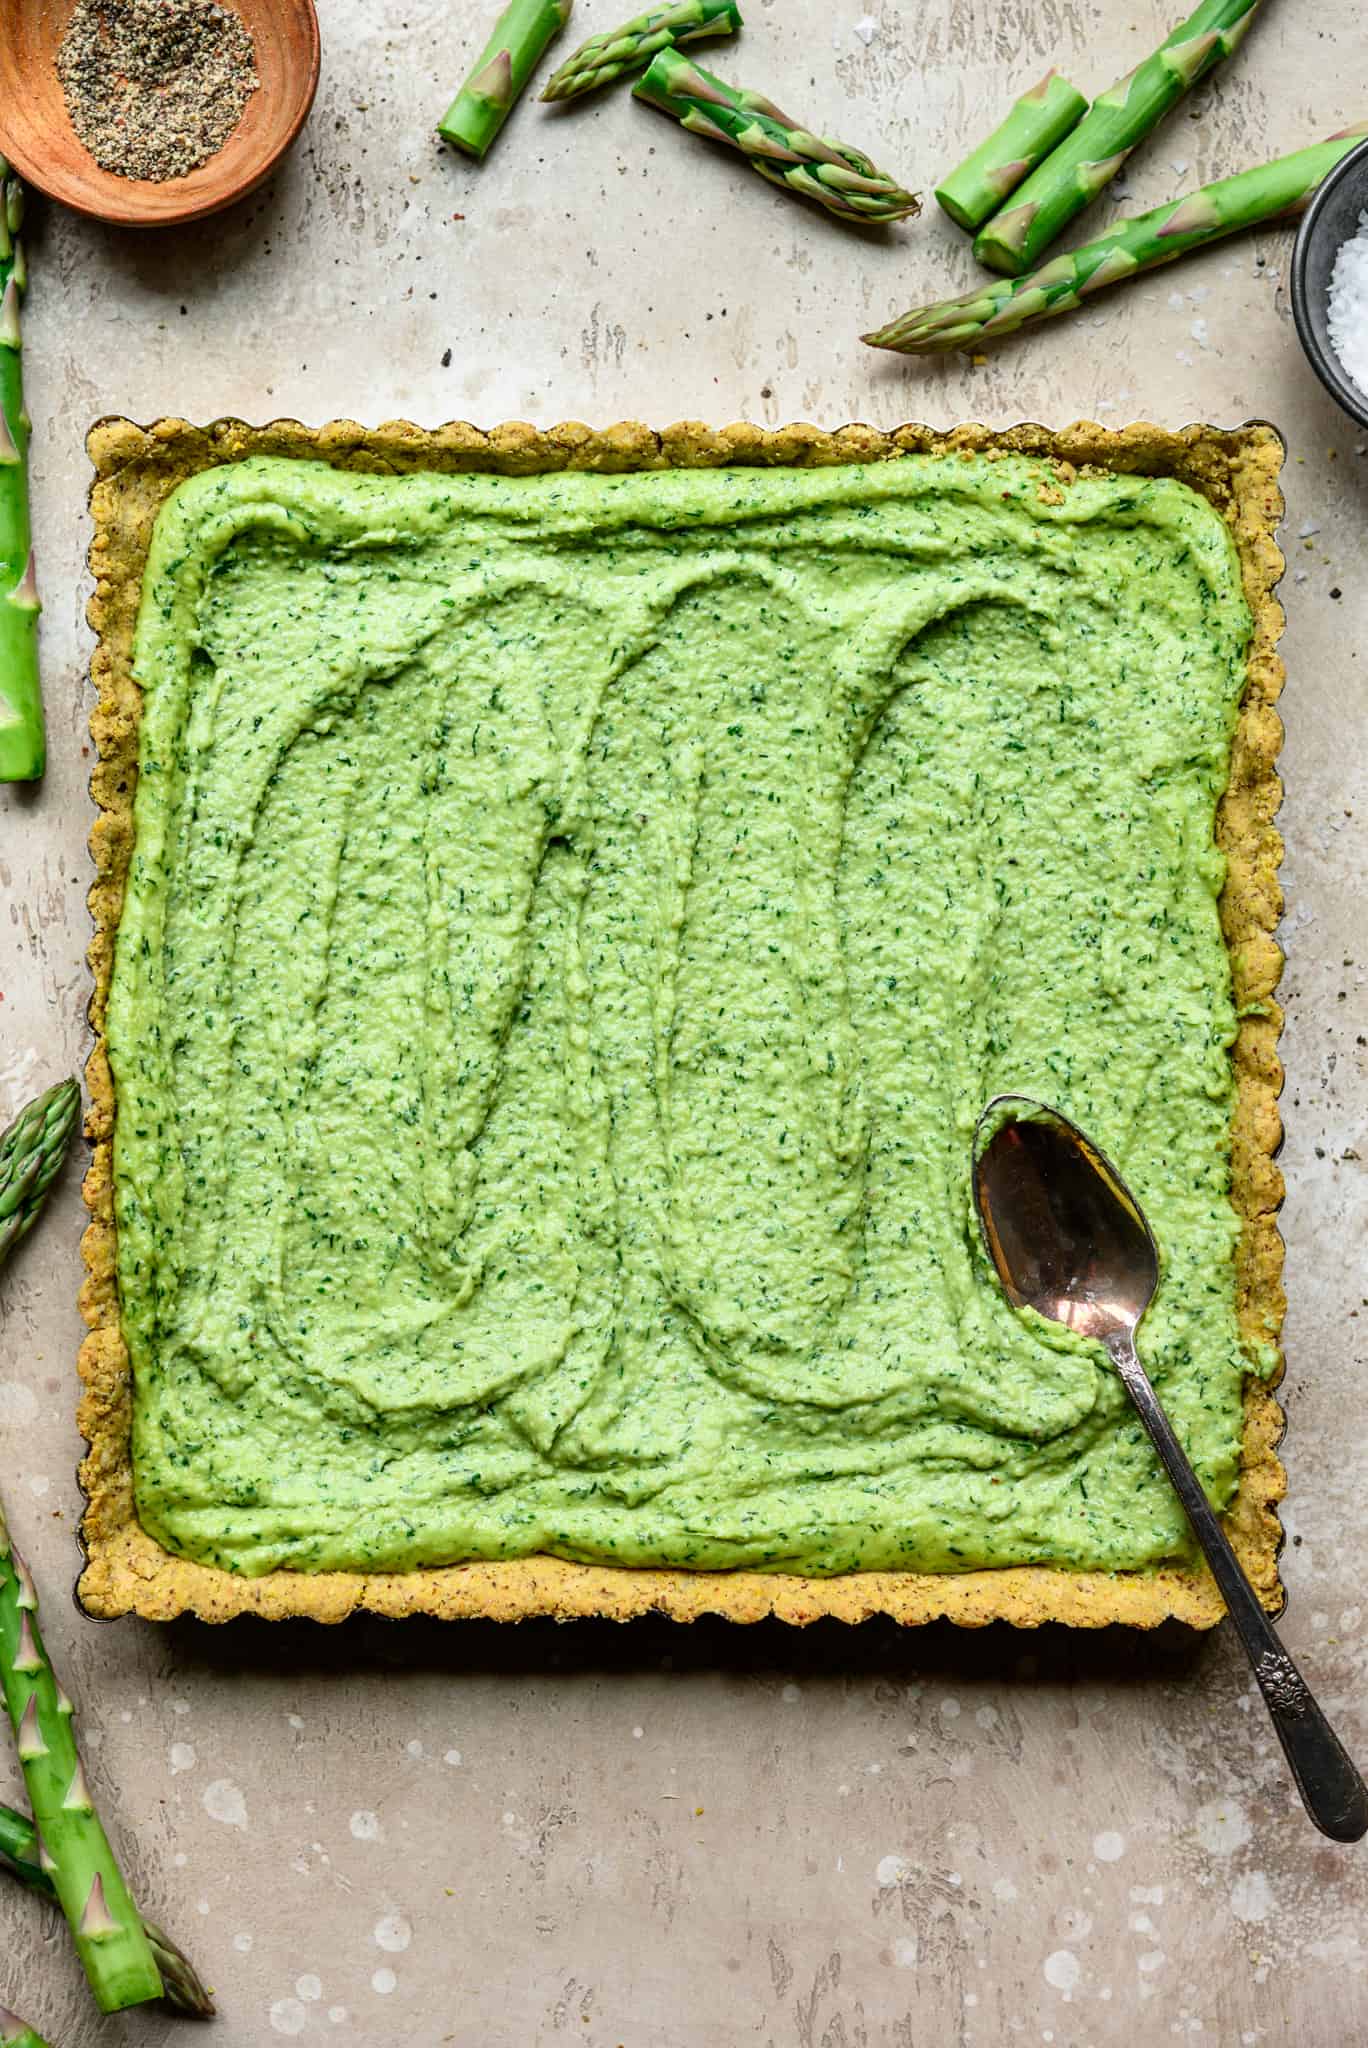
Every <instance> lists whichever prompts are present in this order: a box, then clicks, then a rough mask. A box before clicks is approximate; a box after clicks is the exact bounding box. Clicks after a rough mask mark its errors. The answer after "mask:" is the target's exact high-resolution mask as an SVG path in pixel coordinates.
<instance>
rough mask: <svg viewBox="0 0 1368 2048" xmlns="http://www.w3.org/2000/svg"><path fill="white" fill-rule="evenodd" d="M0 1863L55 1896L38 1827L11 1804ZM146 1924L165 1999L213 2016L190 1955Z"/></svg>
mask: <svg viewBox="0 0 1368 2048" xmlns="http://www.w3.org/2000/svg"><path fill="white" fill-rule="evenodd" d="M0 1867H3V1868H4V1869H6V1870H8V1871H9V1872H10V1874H11V1876H13V1877H17V1878H18V1880H19V1882H20V1883H21V1884H25V1885H27V1886H28V1888H29V1890H30V1891H31V1892H37V1893H38V1894H39V1895H40V1896H41V1897H43V1898H45V1899H55V1898H56V1896H57V1892H56V1887H55V1886H54V1885H53V1882H52V1879H51V1878H50V1877H49V1876H48V1874H47V1872H46V1871H45V1870H44V1869H43V1867H42V1864H41V1863H40V1861H39V1849H38V1831H37V1829H36V1828H35V1827H34V1825H33V1822H32V1821H31V1820H30V1819H29V1818H28V1816H27V1814H23V1813H16V1812H15V1810H14V1808H13V1807H12V1806H0ZM143 1927H144V1929H145V1931H146V1934H147V1939H148V1941H149V1942H150V1943H151V1945H152V1953H153V1955H154V1956H155V1957H156V1960H157V1968H158V1969H159V1970H160V1972H161V1979H162V1983H163V1984H164V1985H165V1987H166V2003H167V2004H168V2005H169V2006H170V2007H171V2008H172V2010H173V2011H175V2012H178V2013H183V2014H184V2015H185V2016H186V2018H187V2019H197V2020H208V2019H212V2018H213V2016H214V2001H213V1997H212V1996H211V1994H210V1993H209V1992H208V1991H207V1990H206V1989H205V1987H204V1985H203V1984H202V1983H201V1981H200V1977H199V1973H198V1971H197V1970H196V1969H195V1966H194V1964H193V1963H192V1962H191V1961H190V1959H189V1957H188V1956H186V1955H185V1954H184V1953H183V1952H182V1950H181V1949H179V1948H178V1947H177V1946H176V1944H175V1942H174V1941H172V1939H171V1937H170V1935H169V1934H165V1933H163V1931H162V1929H161V1928H160V1927H158V1926H157V1924H156V1922H155V1921H152V1920H144V1921H143ZM3 2044H4V2036H3V2034H0V2048H3Z"/></svg>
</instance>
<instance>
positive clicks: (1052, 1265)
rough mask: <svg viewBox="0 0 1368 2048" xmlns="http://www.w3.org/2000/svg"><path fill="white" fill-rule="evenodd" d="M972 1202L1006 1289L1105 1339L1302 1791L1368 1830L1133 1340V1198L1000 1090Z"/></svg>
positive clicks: (1150, 1286) (1074, 1140) (1045, 1111)
mask: <svg viewBox="0 0 1368 2048" xmlns="http://www.w3.org/2000/svg"><path fill="white" fill-rule="evenodd" d="M974 1203H975V1207H976V1208H977V1210H978V1216H979V1222H980V1224H981V1225H982V1228H983V1238H984V1243H985V1244H986V1246H987V1248H988V1255H989V1257H990V1258H991V1260H992V1262H993V1265H994V1266H995V1268H996V1269H997V1276H998V1278H999V1280H1000V1281H1001V1282H1002V1285H1003V1288H1004V1290H1005V1292H1006V1294H1007V1298H1008V1300H1009V1301H1011V1302H1012V1304H1013V1305H1014V1306H1015V1307H1017V1308H1033V1309H1035V1310H1036V1311H1037V1312H1038V1314H1040V1315H1042V1316H1046V1317H1048V1318H1049V1320H1050V1321H1051V1322H1053V1323H1063V1324H1065V1325H1066V1327H1067V1328H1069V1329H1071V1330H1076V1331H1077V1332H1078V1334H1079V1335H1080V1336H1081V1337H1090V1338H1093V1339H1095V1340H1096V1342H1098V1343H1100V1344H1102V1345H1103V1346H1104V1347H1105V1349H1106V1352H1107V1355H1108V1357H1109V1358H1110V1360H1111V1362H1112V1365H1113V1366H1114V1367H1115V1368H1116V1371H1117V1373H1118V1374H1119V1376H1120V1378H1121V1381H1122V1384H1123V1385H1124V1387H1125V1389H1126V1391H1127V1393H1128V1394H1129V1395H1130V1397H1131V1399H1132V1401H1134V1403H1135V1405H1136V1407H1137V1408H1138V1409H1139V1411H1140V1420H1141V1421H1142V1422H1143V1423H1144V1425H1145V1428H1146V1429H1147V1430H1148V1431H1149V1434H1150V1437H1151V1439H1152V1441H1153V1444H1154V1448H1155V1450H1156V1451H1157V1452H1158V1453H1159V1456H1160V1459H1161V1460H1162V1462H1163V1466H1164V1469H1165V1471H1166V1472H1167V1473H1168V1476H1169V1478H1170V1479H1171V1480H1172V1482H1173V1488H1174V1491H1175V1493H1176V1494H1177V1495H1178V1498H1179V1500H1180V1501H1181V1502H1182V1503H1183V1506H1184V1508H1185V1509H1186V1510H1187V1516H1188V1520H1189V1521H1190V1522H1191V1524H1192V1527H1193V1531H1194V1533H1195V1535H1196V1537H1197V1541H1198V1542H1199V1543H1200V1544H1201V1546H1202V1549H1203V1550H1204V1551H1205V1552H1206V1558H1207V1563H1208V1564H1209V1565H1210V1566H1211V1570H1212V1575H1213V1577H1214V1578H1215V1580H1216V1583H1217V1585H1218V1586H1219V1587H1220V1589H1221V1593H1222V1596H1223V1597H1224V1600H1225V1603H1226V1608H1227V1610H1228V1612H1229V1614H1230V1618H1231V1620H1232V1621H1233V1622H1234V1624H1235V1628H1236V1631H1237V1633H1238V1634H1239V1637H1240V1641H1241V1642H1242V1643H1243V1644H1244V1647H1245V1651H1246V1653H1247V1655H1248V1657H1249V1661H1250V1663H1251V1664H1252V1666H1253V1667H1254V1676H1255V1678H1256V1679H1257V1681H1258V1685H1259V1690H1260V1692H1261V1693H1262V1694H1263V1696H1264V1703H1265V1705H1266V1706H1267V1708H1268V1711H1269V1713H1270V1715H1271V1716H1272V1718H1273V1726H1274V1727H1275V1728H1276V1730H1277V1731H1278V1740H1279V1741H1280V1742H1281V1743H1282V1746H1283V1751H1284V1754H1285V1755H1286V1757H1287V1761H1288V1763H1289V1764H1290V1766H1291V1768H1292V1776H1293V1777H1294V1778H1295V1780H1296V1783H1297V1790H1298V1791H1299V1792H1300V1793H1301V1796H1302V1803H1303V1805H1304V1806H1305V1808H1306V1811H1307V1812H1308V1813H1309V1814H1310V1816H1311V1818H1312V1820H1313V1821H1314V1822H1315V1823H1316V1826H1317V1827H1318V1828H1320V1829H1321V1831H1322V1833H1324V1834H1327V1835H1329V1836H1330V1837H1331V1838H1332V1839H1333V1840H1334V1841H1336V1842H1357V1841H1358V1840H1359V1839H1360V1838H1361V1837H1362V1836H1363V1835H1364V1834H1368V1791H1366V1790H1365V1788H1364V1783H1363V1780H1362V1778H1361V1777H1360V1776H1359V1774H1358V1772H1357V1771H1356V1770H1355V1768H1354V1766H1353V1764H1352V1763H1351V1762H1350V1761H1349V1758H1348V1756H1347V1755H1346V1754H1345V1751H1344V1748H1343V1745H1342V1744H1341V1743H1340V1740H1339V1738H1338V1736H1337V1735H1336V1734H1335V1732H1334V1730H1333V1729H1332V1728H1331V1726H1330V1724H1329V1722H1328V1721H1327V1720H1326V1718H1325V1716H1324V1714H1322V1712H1321V1710H1320V1708H1319V1707H1318V1706H1317V1705H1316V1702H1315V1701H1314V1700H1313V1699H1312V1697H1311V1694H1310V1691H1309V1690H1308V1688H1307V1684H1306V1681H1305V1679H1304V1678H1303V1677H1302V1675H1301V1673H1300V1671H1298V1669H1297V1667H1296V1665H1295V1664H1294V1663H1293V1662H1292V1659H1291V1658H1290V1657H1289V1656H1288V1654H1287V1652H1286V1650H1285V1649H1284V1648H1283V1646H1282V1644H1281V1642H1280V1641H1279V1640H1278V1636H1277V1632H1276V1630H1275V1629H1274V1627H1273V1624H1272V1623H1271V1622H1270V1620H1269V1619H1268V1616H1267V1615H1266V1614H1265V1612H1264V1610H1263V1608H1262V1606H1261V1605H1260V1604H1259V1598H1258V1595H1257V1594H1256V1593H1255V1591H1254V1588H1253V1587H1252V1586H1251V1585H1250V1583H1249V1580H1248V1579H1247V1578H1246V1577H1245V1575H1244V1571H1243V1569H1242V1567H1241V1565H1240V1562H1239V1560H1238V1558H1237V1557H1236V1555H1235V1553H1234V1551H1233V1550H1232V1549H1231V1547H1230V1545H1229V1543H1228V1542H1227V1541H1226V1536H1225V1531H1224V1530H1223V1529H1222V1527H1221V1525H1220V1523H1219V1521H1218V1520H1217V1519H1216V1516H1215V1514H1214V1513H1213V1512H1212V1510H1211V1507H1210V1505H1209V1503H1208V1501H1207V1497H1206V1495H1205V1494H1204V1493H1203V1491H1202V1487H1201V1482H1200V1481H1199V1479H1198V1477H1197V1475H1196V1473H1195V1472H1194V1471H1193V1469H1192V1467H1191V1465H1190V1464H1189V1463H1188V1460H1187V1454H1186V1452H1185V1451H1184V1450H1183V1447H1182V1445H1181V1444H1180V1443H1179V1441H1178V1439H1177V1437H1176V1436H1175V1435H1174V1431H1173V1424H1172V1423H1171V1422H1170V1421H1169V1419H1168V1417H1167V1415H1166V1414H1165V1413H1164V1411H1163V1409H1162V1408H1161V1407H1160V1405H1159V1400H1158V1397H1157V1396H1156V1394H1155V1391H1154V1388H1153V1387H1152V1386H1151V1385H1150V1382H1149V1376H1148V1374H1147V1373H1146V1371H1145V1369H1144V1367H1143V1366H1142V1365H1141V1363H1140V1360H1139V1358H1138V1357H1137V1356H1136V1351H1135V1332H1136V1330H1137V1329H1138V1327H1139V1325H1140V1319H1141V1317H1142V1316H1143V1315H1144V1313H1145V1311H1146V1309H1147V1308H1148V1307H1149V1305H1150V1303H1151V1301H1152V1300H1153V1299H1154V1291H1155V1289H1156V1287H1157V1286H1158V1285H1159V1253H1158V1248H1157V1247H1156V1245H1155V1242H1154V1237H1153V1234H1152V1232H1151V1230H1150V1227H1149V1225H1148V1223H1147V1222H1146V1221H1145V1218H1144V1215H1143V1213H1142V1211H1141V1208H1140V1205H1139V1203H1138V1202H1137V1201H1136V1199H1135V1197H1134V1195H1132V1193H1131V1192H1130V1189H1129V1188H1128V1187H1127V1186H1126V1184H1125V1182H1124V1181H1123V1180H1122V1178H1121V1176H1120V1174H1119V1173H1118V1172H1117V1171H1116V1169H1115V1167H1114V1166H1113V1165H1112V1164H1111V1163H1110V1161H1109V1160H1108V1159H1106V1158H1105V1157H1104V1156H1103V1154H1102V1153H1101V1152H1099V1151H1098V1149H1097V1147H1096V1145H1094V1144H1093V1143H1092V1141H1091V1139H1089V1138H1087V1137H1085V1136H1084V1134H1083V1132H1082V1131H1080V1130H1079V1129H1078V1127H1077V1125H1076V1124H1072V1123H1070V1122H1069V1120H1068V1118H1067V1117H1064V1116H1061V1115H1060V1114H1059V1112H1058V1110H1054V1109H1049V1108H1047V1107H1046V1105H1045V1104H1044V1103H1040V1102H1034V1101H1032V1099H1031V1098H1030V1097H1029V1096H1027V1095H999V1096H997V1097H996V1098H995V1099H994V1100H993V1101H992V1102H990V1103H989V1105H988V1107H987V1109H985V1110H984V1112H983V1115H982V1116H981V1117H980V1119H979V1123H978V1128H977V1130H976V1131H975V1133H974Z"/></svg>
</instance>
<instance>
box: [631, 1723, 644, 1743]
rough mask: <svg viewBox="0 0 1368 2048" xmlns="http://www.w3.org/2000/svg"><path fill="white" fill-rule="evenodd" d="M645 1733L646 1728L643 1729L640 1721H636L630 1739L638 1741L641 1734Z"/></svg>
mask: <svg viewBox="0 0 1368 2048" xmlns="http://www.w3.org/2000/svg"><path fill="white" fill-rule="evenodd" d="M645 1733H646V1730H645V1729H644V1728H643V1727H642V1725H641V1723H640V1722H639V1721H638V1723H637V1725H636V1727H635V1728H634V1729H633V1730H632V1740H633V1742H640V1740H641V1738H642V1736H643V1735H644V1734H645Z"/></svg>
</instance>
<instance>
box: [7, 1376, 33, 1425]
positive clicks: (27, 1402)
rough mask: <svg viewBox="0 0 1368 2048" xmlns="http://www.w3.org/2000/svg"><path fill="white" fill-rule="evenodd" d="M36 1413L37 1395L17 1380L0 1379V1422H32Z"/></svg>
mask: <svg viewBox="0 0 1368 2048" xmlns="http://www.w3.org/2000/svg"><path fill="white" fill-rule="evenodd" d="M37 1413H38V1396H37V1395H36V1394H35V1393H34V1392H33V1391H32V1389H31V1388H29V1387H26V1386H23V1385H22V1384H21V1383H20V1382H19V1381H18V1380H0V1423H4V1424H6V1425H11V1424H14V1423H25V1422H32V1420H33V1418H34V1416H35V1415H36V1414H37Z"/></svg>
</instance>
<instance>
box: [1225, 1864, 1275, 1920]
mask: <svg viewBox="0 0 1368 2048" xmlns="http://www.w3.org/2000/svg"><path fill="white" fill-rule="evenodd" d="M1230 1910H1231V1912H1232V1913H1233V1914H1234V1915H1235V1918H1236V1919H1237V1920H1243V1921H1245V1922H1246V1923H1254V1922H1258V1921H1262V1920H1267V1919H1270V1918H1271V1917H1272V1913H1273V1892H1272V1889H1271V1887H1270V1885H1269V1882H1268V1879H1267V1878H1266V1877H1265V1876H1264V1873H1263V1872H1262V1871H1261V1870H1248V1871H1246V1872H1245V1874H1244V1875H1243V1877H1237V1878H1236V1880H1235V1882H1234V1884H1233V1885H1232V1886H1231V1887H1230Z"/></svg>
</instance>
